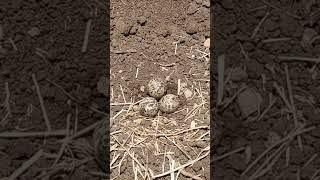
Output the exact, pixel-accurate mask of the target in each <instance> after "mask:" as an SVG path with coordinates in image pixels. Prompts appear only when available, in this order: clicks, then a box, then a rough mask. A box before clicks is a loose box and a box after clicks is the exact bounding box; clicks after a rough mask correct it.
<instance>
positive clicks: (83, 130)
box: [62, 121, 101, 142]
mask: <svg viewBox="0 0 320 180" xmlns="http://www.w3.org/2000/svg"><path fill="white" fill-rule="evenodd" d="M100 123H101V121H98V122H95V123H94V124H91V125H90V126H88V127H86V128H84V129H82V130H80V131H78V132H77V133H75V134H73V135H72V136H69V137H68V138H64V139H63V140H62V142H64V141H66V140H68V139H69V140H72V139H76V138H79V137H81V136H83V135H85V134H87V133H89V132H90V131H93V130H94V129H95V128H96V127H97V126H98V125H99V124H100Z"/></svg>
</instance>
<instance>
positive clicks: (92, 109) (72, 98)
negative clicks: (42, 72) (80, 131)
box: [46, 79, 109, 117]
mask: <svg viewBox="0 0 320 180" xmlns="http://www.w3.org/2000/svg"><path fill="white" fill-rule="evenodd" d="M46 81H47V82H49V83H50V84H52V85H54V86H56V87H57V88H58V89H60V90H61V91H62V92H63V93H64V94H65V95H66V96H68V97H69V98H70V99H71V100H73V101H74V102H76V103H79V100H78V99H76V98H75V97H73V96H71V95H70V94H69V93H68V92H67V91H66V90H65V89H64V88H63V87H61V86H60V85H58V84H57V83H55V82H53V81H51V80H50V79H46ZM79 104H80V105H81V103H79ZM86 107H87V108H89V109H90V110H91V111H93V112H96V113H99V114H102V115H104V116H106V117H109V115H108V114H107V113H105V112H102V111H99V110H98V109H96V108H94V107H92V106H86Z"/></svg>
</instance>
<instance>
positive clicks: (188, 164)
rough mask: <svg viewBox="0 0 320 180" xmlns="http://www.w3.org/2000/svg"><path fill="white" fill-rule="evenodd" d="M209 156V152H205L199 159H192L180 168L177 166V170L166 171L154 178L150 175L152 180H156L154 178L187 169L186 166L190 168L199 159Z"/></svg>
mask: <svg viewBox="0 0 320 180" xmlns="http://www.w3.org/2000/svg"><path fill="white" fill-rule="evenodd" d="M209 154H210V152H207V153H206V154H204V155H202V156H200V157H199V158H197V159H194V160H191V161H189V162H188V163H186V164H183V165H181V166H179V167H177V168H174V169H173V170H170V171H167V172H165V173H162V174H158V175H155V176H154V175H152V179H156V178H159V177H163V176H166V175H168V174H171V173H172V172H175V171H178V170H180V169H183V168H185V167H187V166H190V165H191V164H194V163H195V162H197V161H200V160H201V159H203V158H205V157H207V156H208V155H209Z"/></svg>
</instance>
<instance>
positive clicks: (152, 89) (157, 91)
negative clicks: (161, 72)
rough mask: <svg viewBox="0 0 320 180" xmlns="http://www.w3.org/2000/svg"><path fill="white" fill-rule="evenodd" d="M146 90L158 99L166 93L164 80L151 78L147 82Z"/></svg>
mask: <svg viewBox="0 0 320 180" xmlns="http://www.w3.org/2000/svg"><path fill="white" fill-rule="evenodd" d="M146 90H147V93H148V94H149V95H150V96H151V97H154V98H155V99H157V100H159V99H160V98H162V96H164V95H165V94H166V91H167V86H166V82H165V81H164V80H163V79H161V78H153V79H151V80H150V81H149V82H148V84H147V87H146Z"/></svg>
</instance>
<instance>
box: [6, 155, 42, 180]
mask: <svg viewBox="0 0 320 180" xmlns="http://www.w3.org/2000/svg"><path fill="white" fill-rule="evenodd" d="M42 154H43V150H42V149H40V150H39V151H38V152H37V153H35V154H34V155H33V156H32V157H31V158H30V159H29V160H28V161H26V162H24V163H23V164H22V166H20V167H19V168H18V169H17V170H15V171H14V172H13V173H12V174H11V175H10V176H9V178H8V180H15V179H17V178H18V177H19V176H20V175H21V174H22V173H23V172H25V171H26V170H27V169H28V168H29V167H30V166H32V165H33V164H34V163H35V162H36V161H37V160H39V159H40V157H41V156H42Z"/></svg>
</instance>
